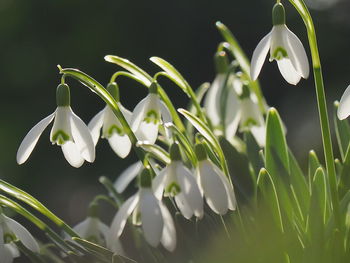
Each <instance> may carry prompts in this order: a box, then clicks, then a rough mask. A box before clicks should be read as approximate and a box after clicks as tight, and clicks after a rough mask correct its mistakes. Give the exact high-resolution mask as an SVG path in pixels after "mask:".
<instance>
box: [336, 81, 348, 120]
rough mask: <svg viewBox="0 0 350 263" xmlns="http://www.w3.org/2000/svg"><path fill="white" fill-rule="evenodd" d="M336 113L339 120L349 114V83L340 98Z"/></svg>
mask: <svg viewBox="0 0 350 263" xmlns="http://www.w3.org/2000/svg"><path fill="white" fill-rule="evenodd" d="M337 115H338V118H339V120H344V119H345V118H347V117H348V116H349V115H350V85H349V86H348V87H347V88H346V90H345V92H344V94H343V96H342V97H341V99H340V102H339V106H338V111H337Z"/></svg>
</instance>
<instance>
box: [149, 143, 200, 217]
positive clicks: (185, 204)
mask: <svg viewBox="0 0 350 263" xmlns="http://www.w3.org/2000/svg"><path fill="white" fill-rule="evenodd" d="M170 157H171V163H170V164H169V165H167V166H166V167H165V168H164V169H163V170H162V171H161V172H160V173H159V174H158V175H157V176H156V177H155V179H154V180H153V190H154V193H155V195H156V197H157V198H158V199H159V200H161V199H162V196H163V192H164V196H174V197H175V202H176V205H177V207H178V208H179V209H180V211H181V213H182V215H183V216H184V217H185V218H187V219H190V218H191V217H192V216H193V215H195V216H196V217H199V218H202V217H203V197H202V194H201V192H200V190H199V187H198V183H197V181H196V178H195V176H194V175H193V173H192V172H191V171H190V170H189V169H188V168H187V167H185V165H184V164H183V163H182V162H181V160H180V159H181V155H180V150H179V146H178V145H177V144H173V145H172V146H171V148H170Z"/></svg>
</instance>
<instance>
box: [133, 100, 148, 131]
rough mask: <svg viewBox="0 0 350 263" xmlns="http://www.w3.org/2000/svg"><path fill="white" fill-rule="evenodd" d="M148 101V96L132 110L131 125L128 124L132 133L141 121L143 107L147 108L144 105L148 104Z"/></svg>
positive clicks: (143, 113)
mask: <svg viewBox="0 0 350 263" xmlns="http://www.w3.org/2000/svg"><path fill="white" fill-rule="evenodd" d="M148 100H149V95H148V96H146V97H145V98H144V99H143V100H141V101H140V102H139V103H138V104H137V105H136V106H135V108H134V111H133V113H132V118H131V124H130V126H131V129H132V130H133V132H135V131H136V130H137V129H138V127H139V126H140V123H141V121H142V120H143V119H144V117H145V107H146V106H147V105H146V104H147V103H148Z"/></svg>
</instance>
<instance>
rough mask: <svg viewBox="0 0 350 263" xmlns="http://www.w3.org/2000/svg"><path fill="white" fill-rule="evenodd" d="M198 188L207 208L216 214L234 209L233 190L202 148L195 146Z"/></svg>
mask: <svg viewBox="0 0 350 263" xmlns="http://www.w3.org/2000/svg"><path fill="white" fill-rule="evenodd" d="M196 154H197V157H198V161H199V163H198V174H199V175H198V176H199V177H198V179H199V186H200V189H201V191H202V193H203V194H204V196H205V199H206V201H207V204H208V205H209V207H210V208H211V209H212V210H213V211H214V212H215V213H217V214H220V215H224V214H226V212H227V210H228V209H230V210H235V209H236V197H235V193H234V190H233V188H232V186H231V184H230V182H229V180H228V178H227V177H226V176H225V175H224V173H223V172H222V171H221V170H220V169H219V168H218V167H217V166H216V165H215V164H213V163H212V162H211V161H210V160H209V159H208V158H207V155H206V152H205V149H204V146H203V145H201V144H199V145H196Z"/></svg>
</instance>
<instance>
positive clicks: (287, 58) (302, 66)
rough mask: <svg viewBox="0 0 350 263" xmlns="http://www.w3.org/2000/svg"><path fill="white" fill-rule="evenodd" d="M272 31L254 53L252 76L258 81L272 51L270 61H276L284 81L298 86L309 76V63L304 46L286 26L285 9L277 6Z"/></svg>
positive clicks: (274, 9) (274, 11) (280, 5)
mask: <svg viewBox="0 0 350 263" xmlns="http://www.w3.org/2000/svg"><path fill="white" fill-rule="evenodd" d="M273 24H274V26H273V27H272V30H271V32H270V33H268V34H267V35H266V36H265V37H264V38H263V39H262V40H261V41H260V42H259V44H258V45H257V47H256V48H255V50H254V52H253V57H252V61H251V69H250V75H251V78H252V79H253V80H256V79H257V78H258V76H259V73H260V71H261V68H262V65H263V64H264V61H265V57H266V55H267V53H268V51H269V50H270V61H273V60H276V61H277V65H278V68H279V70H280V72H281V74H282V76H283V77H284V79H285V80H286V81H287V82H288V83H290V84H293V85H296V84H297V83H298V82H299V81H300V78H301V77H303V78H304V79H306V78H308V76H309V63H308V59H307V55H306V52H305V49H304V47H303V44H302V43H301V41H300V40H299V38H298V37H297V36H296V35H295V34H294V33H293V32H291V31H290V30H289V29H288V27H287V26H286V25H285V15H284V8H283V6H282V4H280V3H279V4H276V5H275V6H274V8H273Z"/></svg>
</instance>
